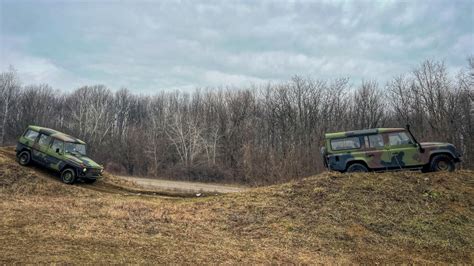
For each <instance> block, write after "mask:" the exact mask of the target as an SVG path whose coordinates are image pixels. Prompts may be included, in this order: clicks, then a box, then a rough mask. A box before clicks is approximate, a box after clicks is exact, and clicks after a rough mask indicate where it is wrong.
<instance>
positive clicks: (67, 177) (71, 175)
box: [61, 168, 76, 185]
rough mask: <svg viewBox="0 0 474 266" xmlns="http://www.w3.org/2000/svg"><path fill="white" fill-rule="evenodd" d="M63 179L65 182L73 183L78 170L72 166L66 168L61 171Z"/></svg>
mask: <svg viewBox="0 0 474 266" xmlns="http://www.w3.org/2000/svg"><path fill="white" fill-rule="evenodd" d="M61 180H62V181H63V183H65V184H69V185H72V184H74V182H75V181H76V171H74V169H72V168H66V169H64V170H63V171H62V172H61Z"/></svg>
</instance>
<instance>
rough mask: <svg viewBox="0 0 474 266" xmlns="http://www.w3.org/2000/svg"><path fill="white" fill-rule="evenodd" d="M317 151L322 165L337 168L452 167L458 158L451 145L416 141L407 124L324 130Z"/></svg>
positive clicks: (445, 168) (378, 169)
mask: <svg viewBox="0 0 474 266" xmlns="http://www.w3.org/2000/svg"><path fill="white" fill-rule="evenodd" d="M321 154H322V156H323V159H324V165H325V166H326V167H327V168H328V169H329V170H334V171H339V172H368V171H387V170H399V169H412V170H421V171H422V172H430V171H454V170H455V168H456V165H455V163H458V162H460V161H461V159H460V157H461V154H460V153H459V151H458V150H457V149H456V148H455V147H454V145H452V144H449V143H440V142H426V143H419V142H418V141H417V140H416V138H415V137H414V136H413V134H412V133H411V131H410V127H409V126H407V128H406V129H404V128H375V129H365V130H356V131H347V132H337V133H327V134H325V146H324V147H322V148H321Z"/></svg>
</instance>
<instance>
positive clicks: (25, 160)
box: [18, 151, 31, 166]
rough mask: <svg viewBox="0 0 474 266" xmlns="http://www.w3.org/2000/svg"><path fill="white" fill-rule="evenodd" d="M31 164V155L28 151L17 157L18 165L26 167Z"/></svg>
mask: <svg viewBox="0 0 474 266" xmlns="http://www.w3.org/2000/svg"><path fill="white" fill-rule="evenodd" d="M30 162H31V155H30V152H29V151H22V152H21V153H20V155H18V163H19V164H20V165H23V166H27V165H28V164H30Z"/></svg>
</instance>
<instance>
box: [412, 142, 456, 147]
mask: <svg viewBox="0 0 474 266" xmlns="http://www.w3.org/2000/svg"><path fill="white" fill-rule="evenodd" d="M420 145H421V147H423V148H433V147H447V146H453V144H450V143H446V142H421V143H420Z"/></svg>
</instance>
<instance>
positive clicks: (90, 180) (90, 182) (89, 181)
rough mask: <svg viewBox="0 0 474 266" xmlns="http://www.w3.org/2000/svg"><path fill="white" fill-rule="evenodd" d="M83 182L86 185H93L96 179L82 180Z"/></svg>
mask: <svg viewBox="0 0 474 266" xmlns="http://www.w3.org/2000/svg"><path fill="white" fill-rule="evenodd" d="M83 181H84V183H86V184H94V183H95V181H97V179H84V180H83Z"/></svg>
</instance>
